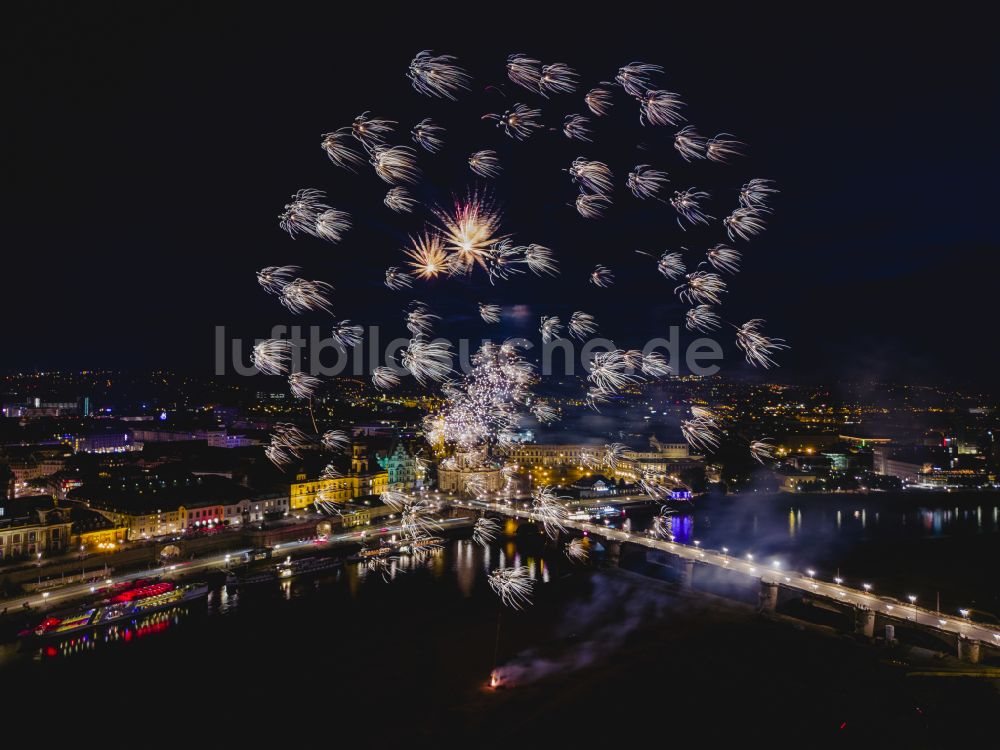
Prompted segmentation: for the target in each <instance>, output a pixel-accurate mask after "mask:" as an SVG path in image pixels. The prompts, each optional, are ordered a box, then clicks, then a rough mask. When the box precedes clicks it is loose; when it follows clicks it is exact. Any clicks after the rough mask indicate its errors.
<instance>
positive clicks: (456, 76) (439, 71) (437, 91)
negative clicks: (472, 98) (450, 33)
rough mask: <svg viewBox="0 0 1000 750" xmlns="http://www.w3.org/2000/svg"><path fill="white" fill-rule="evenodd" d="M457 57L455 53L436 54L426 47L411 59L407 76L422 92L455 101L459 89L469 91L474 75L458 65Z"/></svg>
mask: <svg viewBox="0 0 1000 750" xmlns="http://www.w3.org/2000/svg"><path fill="white" fill-rule="evenodd" d="M455 59H456V58H455V57H454V55H435V54H434V53H433V52H432V51H431V50H428V49H425V50H423V51H422V52H418V53H417V55H416V57H414V58H413V59H412V60H411V61H410V68H409V70H408V71H407V72H406V77H407V78H409V79H410V81H411V82H412V83H413V88H414V89H415V90H416V91H418V92H420V93H421V94H425V95H427V96H433V97H437V98H439V99H440V98H444V99H451V100H452V101H455V99H456V98H457V96H458V93H459V91H462V90H465V91H468V90H469V84H470V83H471V82H472V76H471V75H469V74H468V73H467V72H466V71H465V70H463V69H462V68H460V67H459V66H458V65H456V64H455Z"/></svg>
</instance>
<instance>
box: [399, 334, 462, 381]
mask: <svg viewBox="0 0 1000 750" xmlns="http://www.w3.org/2000/svg"><path fill="white" fill-rule="evenodd" d="M401 359H402V363H403V367H405V368H406V369H407V370H409V371H410V373H411V374H412V375H413V377H414V378H416V380H417V382H418V383H420V385H427V381H429V380H437V381H439V382H440V381H442V380H444V379H445V378H446V377H448V374H449V373H450V372H451V345H450V344H448V343H447V342H443V341H426V340H424V338H423V337H421V336H414V337H413V338H412V339H410V343H409V344H408V345H407V347H406V349H404V350H403V353H402V357H401Z"/></svg>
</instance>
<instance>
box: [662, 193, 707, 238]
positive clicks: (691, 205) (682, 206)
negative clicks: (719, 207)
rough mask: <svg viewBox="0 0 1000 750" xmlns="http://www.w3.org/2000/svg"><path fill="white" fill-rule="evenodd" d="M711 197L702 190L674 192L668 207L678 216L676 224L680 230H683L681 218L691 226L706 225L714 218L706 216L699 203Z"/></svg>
mask: <svg viewBox="0 0 1000 750" xmlns="http://www.w3.org/2000/svg"><path fill="white" fill-rule="evenodd" d="M711 197H712V196H710V195H709V194H708V193H706V192H705V191H704V190H695V189H694V188H688V189H687V190H676V191H674V197H673V198H671V199H670V205H671V206H673V207H674V210H676V211H677V213H678V214H679V216H678V217H677V224H678V225H679V226H680V228H681V229H684V228H685V227H684V224H682V223H681V219H682V218H684V219H687V220H688V221H689V222H690V223H691V224H692V225H695V224H705V225H707V224H708V220H709V219H711V218H714V217H712V216H710V215H708V214H706V213H705V212H704V211H703V210H702V207H701V202H702V201H705V200H708V199H709V198H711Z"/></svg>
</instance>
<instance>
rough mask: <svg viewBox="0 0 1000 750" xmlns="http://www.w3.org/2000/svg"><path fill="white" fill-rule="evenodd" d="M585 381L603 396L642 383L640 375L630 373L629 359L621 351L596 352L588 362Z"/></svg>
mask: <svg viewBox="0 0 1000 750" xmlns="http://www.w3.org/2000/svg"><path fill="white" fill-rule="evenodd" d="M587 380H589V381H590V382H591V383H593V384H594V385H595V386H597V388H599V389H601V391H603V392H604V393H605V394H613V393H615V392H617V391H618V390H620V389H621V388H625V387H627V386H629V385H633V384H635V383H640V382H642V380H643V378H642V376H641V375H637V374H636V373H634V372H632V367H631V365H630V362H629V358H628V357H626V354H625V352H624V351H622V350H621V349H614V350H612V351H610V352H597V353H596V354H594V356H593V358H592V359H591V361H590V374H589V375H587Z"/></svg>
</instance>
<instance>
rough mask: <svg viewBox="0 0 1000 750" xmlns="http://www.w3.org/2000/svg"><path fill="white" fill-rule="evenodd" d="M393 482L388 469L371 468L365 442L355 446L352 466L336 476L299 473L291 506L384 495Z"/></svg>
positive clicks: (290, 495)
mask: <svg viewBox="0 0 1000 750" xmlns="http://www.w3.org/2000/svg"><path fill="white" fill-rule="evenodd" d="M388 484H389V473H388V472H387V471H382V470H380V471H370V470H369V463H368V448H367V447H366V446H364V445H361V444H357V443H356V444H354V445H352V446H351V470H350V472H349V473H347V474H345V475H344V476H342V477H335V478H333V479H319V478H317V479H309V478H308V476H307V474H306V473H304V472H303V473H300V474H297V475H296V477H295V481H293V482H291V484H290V485H289V490H288V504H289V508H290V509H291V510H302V509H305V508H308V507H310V506H311V505H312V504H313V503H315V502H316V501H317V500H323V501H325V502H333V503H346V502H347V501H348V500H353V499H354V498H356V497H362V496H363V495H381V494H382V493H383V492H385V490H386V488H387V487H388Z"/></svg>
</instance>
